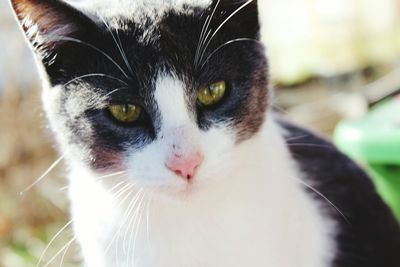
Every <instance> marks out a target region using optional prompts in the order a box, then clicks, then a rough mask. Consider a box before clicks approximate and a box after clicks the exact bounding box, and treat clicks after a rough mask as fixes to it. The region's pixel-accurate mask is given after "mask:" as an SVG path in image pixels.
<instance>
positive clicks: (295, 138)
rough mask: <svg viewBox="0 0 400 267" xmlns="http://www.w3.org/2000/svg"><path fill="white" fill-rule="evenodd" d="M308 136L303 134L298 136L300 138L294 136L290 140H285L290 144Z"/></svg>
mask: <svg viewBox="0 0 400 267" xmlns="http://www.w3.org/2000/svg"><path fill="white" fill-rule="evenodd" d="M307 136H308V135H307V134H302V135H298V136H294V137H290V138H287V139H286V138H285V141H286V142H290V141H294V140H299V139H303V138H305V137H307Z"/></svg>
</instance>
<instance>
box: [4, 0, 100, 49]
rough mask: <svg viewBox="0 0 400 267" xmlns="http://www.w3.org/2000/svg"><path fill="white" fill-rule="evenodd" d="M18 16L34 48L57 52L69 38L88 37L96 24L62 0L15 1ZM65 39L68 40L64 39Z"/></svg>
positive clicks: (12, 0) (12, 1) (15, 10)
mask: <svg viewBox="0 0 400 267" xmlns="http://www.w3.org/2000/svg"><path fill="white" fill-rule="evenodd" d="M11 5H12V7H13V9H14V12H15V14H16V17H17V18H18V21H19V23H20V25H21V27H22V29H23V31H24V33H25V35H26V37H27V39H28V40H29V42H30V43H31V44H32V45H33V47H34V49H35V50H37V51H39V50H43V49H44V50H47V49H54V48H56V47H57V45H60V44H62V43H64V42H65V39H66V38H77V37H79V36H81V35H83V34H84V31H85V30H86V29H88V25H90V24H94V23H93V22H92V20H91V19H90V18H89V17H87V16H86V15H85V14H83V13H81V12H80V11H78V10H77V9H75V8H74V7H72V6H71V5H69V4H67V3H65V2H63V1H61V0H11ZM63 39H64V40H63Z"/></svg>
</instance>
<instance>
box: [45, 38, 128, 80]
mask: <svg viewBox="0 0 400 267" xmlns="http://www.w3.org/2000/svg"><path fill="white" fill-rule="evenodd" d="M49 38H52V39H50V40H52V41H69V42H75V43H79V44H82V45H86V46H88V47H90V48H92V49H94V50H96V51H97V52H99V53H101V54H102V55H103V56H105V57H106V58H107V59H108V60H110V61H111V62H112V63H113V64H114V65H115V66H116V67H117V68H118V69H119V70H120V71H121V72H122V74H123V75H124V76H125V78H127V79H129V76H128V75H127V74H126V72H125V71H124V70H123V68H122V67H121V66H120V65H119V64H118V63H117V62H116V61H115V60H114V59H113V58H112V57H111V56H110V55H108V54H107V53H106V52H104V51H103V50H101V49H99V48H97V47H96V46H94V45H91V44H89V43H87V42H84V41H82V40H79V39H75V38H72V37H66V36H50V37H49Z"/></svg>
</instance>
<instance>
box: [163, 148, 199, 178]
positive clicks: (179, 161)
mask: <svg viewBox="0 0 400 267" xmlns="http://www.w3.org/2000/svg"><path fill="white" fill-rule="evenodd" d="M202 162H203V155H202V154H200V153H193V154H190V155H185V156H184V155H178V154H174V155H172V156H171V157H169V158H168V159H167V161H166V162H165V165H166V166H167V167H168V169H170V170H171V171H173V172H175V173H176V174H177V175H179V176H181V177H182V178H184V179H188V180H190V179H192V178H193V176H194V174H195V172H196V169H197V167H199V166H200V164H201V163H202Z"/></svg>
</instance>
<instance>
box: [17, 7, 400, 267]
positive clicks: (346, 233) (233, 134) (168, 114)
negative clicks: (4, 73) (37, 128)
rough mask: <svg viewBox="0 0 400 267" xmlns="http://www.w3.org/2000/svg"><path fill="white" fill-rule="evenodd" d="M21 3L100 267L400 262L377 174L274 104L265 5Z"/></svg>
mask: <svg viewBox="0 0 400 267" xmlns="http://www.w3.org/2000/svg"><path fill="white" fill-rule="evenodd" d="M11 5H12V7H13V9H14V11H15V14H16V17H17V19H18V21H19V23H20V24H21V26H22V30H23V32H24V33H25V35H26V37H27V40H28V42H29V43H30V44H31V47H32V49H33V51H34V54H35V57H36V59H37V62H38V66H39V69H40V72H41V76H42V80H43V103H44V108H45V111H46V114H47V117H48V120H49V124H50V126H51V128H52V130H53V131H54V133H55V136H56V140H57V141H58V144H59V147H60V151H62V153H63V155H64V157H65V159H66V161H67V165H68V169H69V183H70V187H69V197H70V200H71V214H72V219H73V228H74V232H75V235H76V238H77V241H78V243H79V244H80V247H81V251H82V256H83V259H84V262H85V264H86V265H85V266H88V267H111V266H112V267H128V266H129V267H132V266H135V267H136V266H137V267H178V266H185V267H200V266H201V267H207V266H211V267H212V266H218V267H224V266H229V267H235V266H242V267H243V266H252V267H257V266H260V267H261V266H263V267H399V266H400V230H399V225H398V224H397V223H396V221H395V219H394V217H393V215H392V213H391V211H390V210H389V208H388V207H387V206H386V205H385V204H384V203H383V201H382V200H381V198H380V197H379V196H378V195H377V193H376V191H375V188H374V186H373V185H372V183H371V182H370V180H369V179H368V177H367V176H366V174H365V173H364V172H363V171H361V170H360V169H359V167H357V165H356V164H355V163H353V162H352V161H350V160H349V159H348V158H347V157H346V156H344V155H342V154H341V153H340V152H338V151H337V150H336V149H335V148H334V147H333V145H331V144H330V143H329V142H327V141H325V140H323V139H321V138H319V137H317V136H316V135H314V134H313V133H311V132H309V131H307V130H304V129H301V128H299V127H297V126H294V125H292V124H290V123H288V122H285V121H283V120H281V119H280V118H279V117H278V116H277V115H275V114H274V113H273V112H272V104H271V99H272V97H273V96H272V92H271V89H270V85H269V84H270V78H269V66H268V61H267V58H266V53H265V48H264V45H263V43H262V42H261V41H260V28H261V23H260V19H259V11H260V10H259V5H260V3H257V0H248V1H244V0H192V1H190V0H130V1H127V0H121V1H103V2H101V1H99V2H90V3H89V4H87V3H81V4H77V3H75V4H71V3H66V2H63V1H61V0H11ZM272 12H273V11H272Z"/></svg>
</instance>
